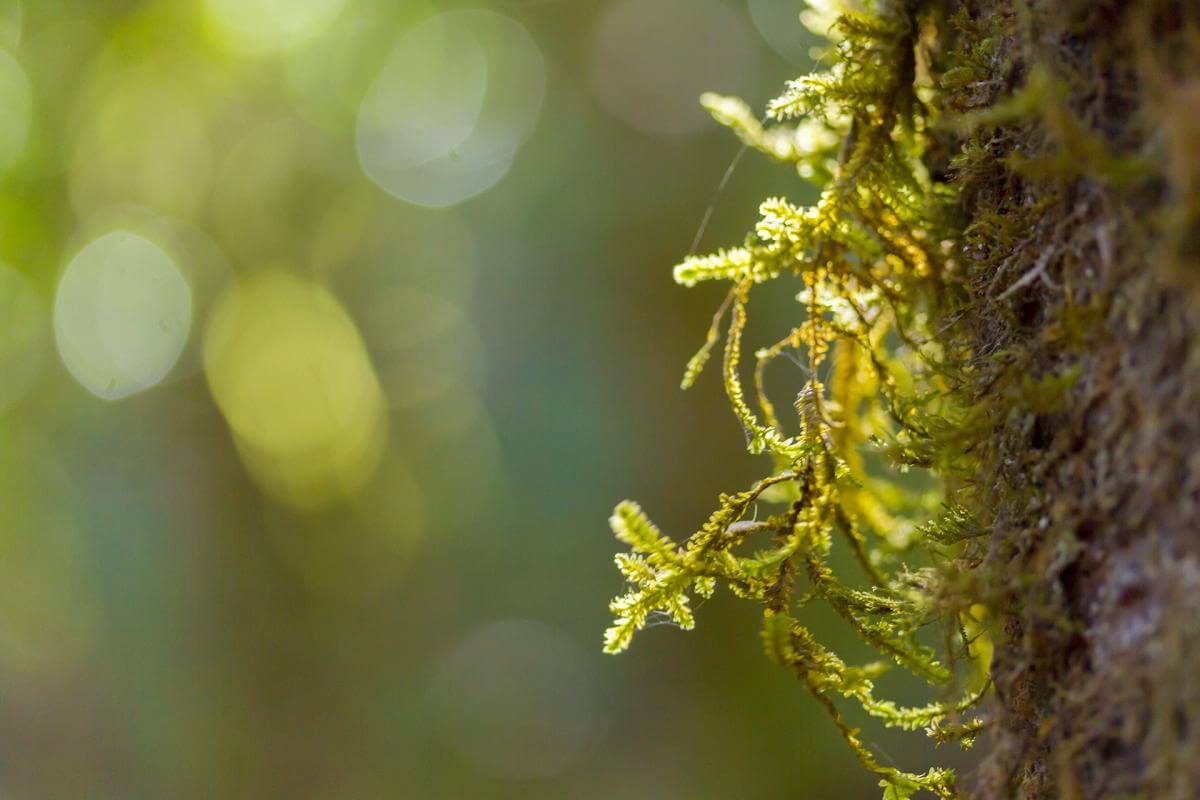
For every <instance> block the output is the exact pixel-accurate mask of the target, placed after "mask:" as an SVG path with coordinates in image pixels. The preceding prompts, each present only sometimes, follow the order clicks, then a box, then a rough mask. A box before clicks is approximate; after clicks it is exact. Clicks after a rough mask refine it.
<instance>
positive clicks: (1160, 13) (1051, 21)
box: [946, 0, 1200, 800]
mask: <svg viewBox="0 0 1200 800" xmlns="http://www.w3.org/2000/svg"><path fill="white" fill-rule="evenodd" d="M958 10H959V12H960V14H965V15H966V16H965V17H962V16H960V24H959V26H958V35H959V36H960V37H961V40H960V41H959V42H957V43H956V45H955V46H957V47H958V48H959V50H960V51H962V52H966V51H972V50H973V51H974V52H975V53H976V55H977V57H976V64H977V65H976V67H975V68H976V70H977V74H974V75H970V76H968V77H969V80H965V81H960V82H959V84H958V85H957V86H956V88H954V89H953V90H950V91H949V92H948V93H947V100H946V102H947V105H948V106H949V110H951V111H953V112H957V113H964V112H966V113H976V114H978V115H980V116H981V118H983V115H990V116H987V117H986V124H983V125H981V126H980V127H979V128H977V129H975V130H973V131H972V132H970V133H965V134H964V133H960V134H958V136H959V137H960V138H959V140H958V141H956V142H953V143H951V147H952V149H953V150H955V151H958V152H962V153H965V155H964V156H962V157H960V158H959V159H958V160H956V162H955V163H953V164H952V165H951V166H950V167H949V168H948V169H949V171H950V173H951V174H952V175H954V177H955V180H956V182H957V184H958V186H959V189H960V191H961V197H962V206H963V211H964V213H965V215H966V223H967V225H966V235H965V239H964V257H963V264H962V269H963V274H964V275H965V280H966V283H967V287H968V290H969V291H968V294H969V296H970V298H971V300H970V302H969V303H967V304H966V305H965V307H964V308H963V309H961V310H960V311H959V312H957V315H956V317H955V319H953V320H951V321H950V322H951V323H953V325H954V326H956V327H955V330H957V332H958V335H959V336H961V337H962V339H963V341H964V342H965V343H966V349H967V350H968V351H969V352H971V353H972V359H973V360H974V364H973V371H972V378H971V382H972V396H973V398H974V400H975V401H976V402H978V403H981V404H993V405H995V407H996V408H997V418H996V419H995V423H994V424H995V427H994V430H993V431H992V432H991V434H992V435H991V436H990V437H989V440H988V441H987V443H986V444H984V445H981V453H980V456H981V457H980V464H981V465H982V466H981V467H980V470H979V474H978V475H977V476H976V481H977V486H978V488H979V490H980V491H979V492H978V495H979V497H980V498H982V502H983V504H984V505H986V506H987V508H986V509H985V510H984V511H985V519H986V522H987V525H988V528H989V533H988V535H987V539H986V545H984V546H983V547H982V548H981V549H980V550H979V552H978V555H979V563H978V565H977V567H976V569H975V570H973V572H974V573H975V574H974V575H973V576H971V577H969V578H967V579H966V580H969V581H974V582H975V583H974V584H973V586H972V591H974V592H976V593H977V594H978V595H979V596H980V597H982V598H986V600H987V602H988V604H989V605H990V607H991V608H993V609H995V610H997V612H998V615H999V619H1000V622H999V626H998V627H999V632H998V634H997V636H996V649H995V656H994V660H993V665H992V671H993V676H994V681H995V690H996V691H995V699H994V701H993V703H992V709H991V712H990V713H991V723H992V724H991V726H990V728H991V732H990V734H989V736H988V738H987V739H986V740H984V741H983V742H982V746H983V747H984V748H986V750H985V756H984V760H983V764H982V766H981V767H980V768H979V770H978V771H977V772H976V774H975V775H974V777H973V780H971V781H968V782H967V786H966V787H965V788H966V789H967V792H968V794H969V795H970V796H973V797H980V798H1002V797H1003V798H1007V797H1020V798H1038V799H1040V798H1081V799H1086V800H1091V799H1092V798H1181V799H1182V798H1196V797H1200V680H1198V674H1197V673H1198V672H1200V339H1198V335H1200V0H1125V2H1121V1H1120V0H964V2H962V3H960V4H959V8H958ZM963 19H969V23H967V24H962V20H963ZM1013 98H1016V99H1013ZM1018 106H1020V107H1018ZM1053 375H1057V376H1063V375H1067V376H1072V377H1073V380H1072V381H1071V382H1070V385H1069V388H1066V389H1064V390H1063V392H1062V394H1063V396H1061V397H1048V398H1045V400H1044V402H1043V403H1042V405H1041V407H1040V408H1039V407H1037V406H1038V403H1037V402H1036V399H1035V402H1034V403H1033V410H1030V407H1029V405H1028V404H1026V405H1025V407H1023V408H1021V409H1020V410H1016V409H1017V406H1014V405H1012V404H1008V405H1006V404H1004V403H1002V402H1000V398H1001V396H1002V395H1003V394H1004V393H1005V392H1006V391H1008V389H1009V387H1012V386H1019V385H1022V382H1024V384H1025V385H1026V386H1029V385H1036V383H1035V384H1031V383H1030V382H1036V381H1038V380H1039V379H1042V378H1044V377H1045V376H1053ZM1026 394H1027V396H1028V392H1027V393H1026ZM1035 394H1036V393H1035Z"/></svg>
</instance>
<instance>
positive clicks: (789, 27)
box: [749, 0, 828, 67]
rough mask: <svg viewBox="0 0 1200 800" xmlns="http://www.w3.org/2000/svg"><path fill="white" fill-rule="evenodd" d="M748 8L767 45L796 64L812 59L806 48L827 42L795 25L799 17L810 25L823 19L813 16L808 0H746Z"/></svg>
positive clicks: (818, 23) (807, 62)
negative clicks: (747, 0)
mask: <svg viewBox="0 0 1200 800" xmlns="http://www.w3.org/2000/svg"><path fill="white" fill-rule="evenodd" d="M749 7H750V17H751V19H753V20H754V27H755V28H757V29H758V32H759V33H760V34H761V35H762V37H763V39H765V40H766V41H767V44H769V45H771V47H772V48H773V49H774V50H775V52H777V53H779V55H781V56H783V57H784V58H786V59H787V60H788V61H790V62H792V63H793V64H796V65H797V66H801V67H808V66H810V65H811V64H812V61H813V59H812V56H811V54H810V51H811V50H812V49H813V47H815V46H817V45H819V44H824V43H827V41H828V40H827V39H825V38H823V37H822V36H820V35H818V34H817V33H814V32H813V31H811V30H806V29H805V28H804V27H802V26H801V25H798V24H797V23H798V22H799V21H800V18H801V17H802V16H804V17H805V19H808V20H810V21H811V22H812V23H813V24H814V25H820V24H821V22H822V20H823V18H820V17H814V16H813V9H812V4H811V3H809V2H808V0H749Z"/></svg>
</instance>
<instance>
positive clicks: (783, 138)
mask: <svg viewBox="0 0 1200 800" xmlns="http://www.w3.org/2000/svg"><path fill="white" fill-rule="evenodd" d="M1193 8H1194V7H1193V6H1191V5H1189V4H1187V3H1183V2H1169V1H1168V0H1141V1H1140V2H1124V3H1115V2H1113V3H1108V2H1097V3H1049V2H1045V3H1041V2H1034V1H1033V0H1027V2H1008V0H972V1H971V2H966V1H964V2H950V1H949V0H945V1H939V2H934V1H933V0H930V1H929V2H900V1H899V0H896V1H895V2H884V1H883V0H880V2H875V3H871V4H869V5H868V8H867V10H866V11H864V12H862V13H847V14H846V15H844V16H843V17H842V19H841V21H840V22H839V23H838V27H837V35H838V43H837V44H836V46H835V47H834V49H833V53H832V58H831V61H832V64H833V66H832V68H831V69H830V70H829V71H827V72H825V73H821V74H818V75H815V76H809V77H807V78H802V79H799V80H797V81H794V82H792V83H790V84H789V85H788V87H787V88H786V90H785V92H784V94H783V95H782V96H781V97H780V98H779V99H777V100H776V101H774V102H773V103H771V104H770V106H769V110H768V119H770V120H772V121H773V123H774V124H772V125H770V126H765V125H764V124H763V123H762V122H761V121H759V120H757V119H755V118H754V117H753V115H752V113H751V112H750V111H749V109H748V108H747V107H746V106H745V105H744V104H742V103H740V101H735V100H732V99H728V98H718V97H711V96H710V97H707V98H706V99H705V104H706V106H707V107H708V108H709V109H710V111H712V113H713V114H714V116H715V117H716V119H717V120H718V121H719V122H721V123H723V124H725V125H727V126H729V127H730V128H731V129H733V131H734V132H735V133H736V134H737V135H738V136H739V137H740V138H741V139H742V141H743V142H745V143H746V144H747V145H749V146H751V147H753V148H755V149H758V150H760V151H762V152H763V153H765V154H766V155H768V156H770V157H772V158H775V159H777V160H779V161H781V162H784V163H786V164H790V165H792V166H794V167H795V168H796V169H797V171H798V173H799V175H800V176H801V177H803V178H805V179H808V180H812V181H814V182H817V183H818V184H820V185H821V187H822V191H821V195H820V199H819V201H818V202H817V203H816V204H815V205H814V206H812V207H809V208H801V207H797V206H794V205H792V204H790V203H788V202H787V201H786V200H783V199H772V200H768V201H767V202H765V203H763V205H762V207H761V208H760V221H759V223H758V225H757V226H756V229H755V230H754V231H753V232H752V233H751V234H750V235H749V236H748V237H747V239H746V240H745V241H744V242H743V243H742V244H741V245H739V246H737V247H732V248H728V249H725V250H722V251H719V252H717V253H715V254H713V255H710V256H701V257H689V258H687V259H686V260H685V261H684V262H683V263H682V264H681V265H680V266H679V267H677V268H676V279H677V280H678V281H679V282H680V283H682V284H684V285H687V286H690V285H693V284H695V283H697V282H700V281H706V280H722V281H727V282H729V283H730V284H731V287H730V290H729V294H728V296H727V299H726V302H725V303H724V304H723V305H722V307H721V309H719V310H718V312H717V314H716V316H715V318H714V322H713V326H712V328H711V329H710V331H709V333H708V336H707V337H706V340H705V344H704V346H703V348H702V349H701V351H700V352H699V353H698V354H697V356H696V357H695V358H694V359H693V360H692V362H690V363H689V365H688V368H687V371H686V374H685V379H684V384H685V387H686V386H690V385H692V383H694V381H695V380H696V378H697V376H698V375H699V374H700V372H701V370H702V369H703V368H704V366H705V364H706V362H707V361H708V359H709V355H710V353H711V352H712V351H713V350H715V348H716V346H717V344H718V343H719V341H720V338H721V336H722V325H723V324H724V320H725V319H726V317H727V318H728V323H727V327H726V328H725V331H724V338H725V342H724V350H723V357H722V378H723V383H724V387H725V391H726V393H727V395H728V397H729V400H730V403H731V406H732V408H733V410H734V412H735V415H736V417H737V419H738V420H739V422H740V424H741V425H742V426H743V428H744V429H745V431H746V436H747V442H748V445H749V450H750V452H751V453H756V454H765V455H767V456H768V457H769V458H770V459H771V460H772V462H773V465H774V467H773V474H772V476H771V477H769V478H766V479H764V480H763V481H761V482H759V483H758V484H756V485H755V486H753V487H751V488H750V489H748V490H746V491H742V492H739V493H736V494H733V495H729V496H722V497H721V498H720V502H719V507H718V509H717V510H716V511H715V512H714V513H713V515H712V516H711V517H710V519H709V521H708V522H707V523H706V524H705V525H704V526H703V527H702V528H701V530H700V531H698V532H696V533H695V534H694V535H693V536H691V537H690V538H689V539H688V540H687V541H686V542H684V543H680V544H677V543H676V542H675V541H674V540H672V539H670V538H668V537H666V536H663V535H662V534H661V532H659V531H658V529H657V528H655V527H654V526H653V525H652V524H651V523H650V522H649V520H648V519H647V518H646V517H645V515H644V514H642V512H641V510H640V509H639V508H638V507H637V506H635V505H633V504H629V503H626V504H622V505H621V506H619V507H618V509H617V512H616V513H615V514H614V517H613V530H614V532H616V534H617V536H618V538H620V539H621V540H622V541H624V542H626V543H627V544H629V545H630V546H631V548H632V553H630V554H623V555H621V556H618V559H617V563H618V566H619V568H620V569H621V571H622V573H623V574H624V575H625V576H626V578H627V579H628V580H629V581H630V584H631V588H630V590H629V591H628V592H627V593H626V594H624V595H622V596H621V597H619V598H618V599H617V600H615V601H614V603H613V606H612V609H613V612H614V614H615V615H616V617H617V619H616V622H615V624H614V626H613V628H611V629H610V631H609V633H608V636H607V638H606V647H607V649H608V650H609V651H610V652H617V651H619V650H622V649H624V648H625V647H627V646H628V645H629V643H630V641H631V639H632V637H633V635H634V633H635V632H636V630H637V629H639V628H641V627H642V626H643V625H644V624H645V623H646V621H647V620H648V619H649V618H650V617H651V616H653V615H656V614H666V615H668V616H669V617H671V618H672V619H673V620H674V621H675V622H676V623H678V624H679V625H680V626H681V627H684V628H690V627H691V626H692V625H693V624H694V620H693V618H692V613H691V611H690V607H689V604H688V603H689V600H688V598H689V594H690V593H698V594H701V595H703V596H707V595H709V594H711V593H712V592H713V591H714V590H715V588H716V587H717V585H724V586H726V587H728V588H729V589H731V590H732V591H733V592H734V593H735V594H737V595H738V596H740V597H743V598H746V599H748V600H750V601H753V602H757V603H758V604H759V605H760V606H761V608H762V613H763V640H764V643H765V646H766V650H767V652H768V655H770V656H771V657H772V658H773V659H774V660H776V661H777V662H778V663H780V664H781V665H783V666H785V667H787V668H788V669H790V670H791V671H793V672H794V673H795V674H796V675H797V677H798V678H799V679H800V681H801V683H802V685H804V686H805V688H806V689H807V690H808V691H809V692H810V693H811V694H812V695H813V697H814V698H815V699H816V701H817V702H818V703H819V704H820V705H821V706H822V707H823V708H824V709H825V710H826V711H827V712H828V713H829V715H830V717H831V718H832V720H833V723H834V725H835V728H836V729H837V730H838V731H839V732H840V733H841V735H842V737H843V738H844V739H845V741H846V742H847V744H848V745H849V746H850V747H851V748H852V749H853V751H854V752H855V753H856V755H857V756H858V758H859V760H860V761H861V763H862V764H863V766H864V767H865V768H866V769H868V770H870V771H872V772H873V773H875V774H876V775H877V776H878V777H879V779H880V783H881V786H882V787H883V788H884V791H885V797H908V796H911V795H913V794H914V793H916V792H919V791H926V792H929V793H932V794H934V795H936V796H940V797H954V796H957V795H958V793H959V792H960V791H961V789H960V787H959V786H958V785H957V784H956V781H955V777H954V775H953V774H952V773H951V772H950V771H948V770H945V769H940V768H933V769H930V770H927V771H924V772H917V771H911V772H910V771H902V770H900V769H897V768H893V767H887V766H882V765H880V764H879V763H878V761H877V760H876V758H875V756H874V754H873V753H872V752H871V751H870V749H869V748H868V747H866V746H865V745H864V744H863V742H862V741H861V740H860V738H859V737H858V734H857V731H855V730H854V729H852V728H851V727H849V726H848V724H847V723H846V722H845V720H844V718H843V716H842V714H841V711H840V709H839V707H838V705H836V704H835V698H845V699H849V700H852V701H856V702H857V703H859V704H860V705H861V706H862V707H863V708H864V709H865V710H866V711H867V712H868V713H869V714H871V715H872V716H874V717H876V718H878V719H880V720H881V721H882V723H883V724H886V725H890V726H894V727H899V728H904V729H909V730H914V729H922V728H923V729H925V730H926V733H927V734H928V735H929V736H931V737H932V738H934V739H935V740H936V741H938V742H940V743H941V742H947V741H952V740H957V741H960V742H962V743H963V744H964V745H966V744H969V743H971V742H972V741H974V740H975V739H976V738H977V737H978V736H979V735H980V734H981V733H985V732H986V733H987V734H988V740H989V747H990V748H991V757H990V758H988V759H987V761H986V764H985V766H984V768H983V769H982V770H981V772H980V774H979V776H977V778H976V780H974V781H973V782H972V785H973V786H974V791H975V792H976V793H978V794H979V795H980V796H985V797H1006V796H1022V797H1047V798H1049V797H1088V798H1091V797H1119V796H1139V795H1140V796H1147V797H1150V796H1153V797H1159V796H1162V797H1176V796H1178V797H1185V796H1188V797H1190V796H1194V794H1195V793H1196V791H1197V789H1198V788H1200V776H1198V771H1200V767H1197V766H1195V764H1194V762H1195V761H1196V759H1195V758H1194V755H1195V753H1196V752H1198V751H1200V748H1198V745H1200V725H1197V724H1195V720H1196V714H1197V712H1198V711H1200V696H1198V695H1200V690H1198V689H1196V687H1195V686H1194V684H1193V682H1192V681H1190V680H1189V679H1188V675H1189V669H1188V668H1189V665H1190V664H1194V663H1195V659H1196V658H1197V657H1198V656H1200V634H1198V633H1195V632H1192V629H1194V626H1192V625H1188V624H1186V620H1187V619H1188V616H1187V615H1189V614H1193V613H1195V612H1196V611H1200V553H1198V552H1197V548H1198V544H1197V542H1196V541H1195V537H1194V531H1195V530H1196V529H1197V523H1198V522H1200V520H1198V519H1197V518H1196V516H1197V508H1200V503H1198V502H1197V500H1200V484H1198V483H1197V481H1196V478H1195V475H1196V474H1200V470H1197V469H1196V467H1198V466H1200V463H1198V462H1197V461H1196V457H1195V456H1194V455H1193V452H1195V451H1197V448H1196V447H1195V445H1196V443H1197V442H1198V441H1200V420H1198V419H1197V418H1196V415H1195V409H1196V408H1198V407H1200V405H1198V404H1197V402H1196V401H1197V400H1200V397H1198V396H1197V395H1198V394H1200V390H1198V388H1197V387H1200V372H1198V370H1200V355H1198V354H1197V348H1196V347H1195V346H1194V343H1195V341H1196V332H1197V320H1196V318H1195V316H1196V313H1195V312H1194V311H1193V310H1192V308H1191V306H1192V302H1191V300H1192V297H1191V291H1192V290H1191V285H1192V284H1193V283H1194V277H1193V273H1194V272H1195V264H1194V262H1195V257H1196V251H1197V248H1198V245H1197V244H1196V235H1195V227H1194V223H1195V222H1196V220H1197V213H1198V212H1197V211H1196V209H1197V208H1200V201H1198V200H1197V195H1198V194H1200V178H1198V177H1197V175H1198V174H1200V173H1198V172H1197V162H1196V156H1195V153H1196V152H1197V151H1196V150H1195V149H1194V148H1193V147H1192V146H1191V145H1193V144H1195V143H1196V142H1197V141H1200V140H1198V139H1197V133H1196V131H1197V130H1200V123H1198V122H1197V121H1196V120H1198V119H1200V116H1195V115H1194V116H1192V117H1190V118H1189V119H1190V122H1189V121H1182V122H1181V121H1180V120H1179V119H1178V118H1177V117H1176V116H1173V112H1175V111H1177V109H1178V108H1179V107H1180V104H1182V107H1183V108H1190V107H1191V106H1189V105H1188V104H1189V103H1193V104H1194V102H1195V97H1197V96H1200V94H1197V92H1196V89H1195V86H1196V85H1198V84H1196V80H1197V79H1196V75H1197V74H1200V70H1198V69H1197V66H1198V64H1200V61H1198V59H1200V44H1198V43H1200V11H1193ZM1181 98H1182V99H1181ZM1189 226H1190V227H1189ZM787 276H798V277H799V278H800V279H801V280H802V281H803V284H804V287H805V288H804V291H803V292H801V293H800V295H799V296H798V298H797V300H798V301H799V308H798V311H797V317H798V322H797V324H796V326H795V327H794V328H793V329H792V330H790V331H787V332H786V333H785V335H783V336H782V338H780V339H779V340H778V341H777V342H775V343H774V344H768V345H766V346H764V347H762V348H761V349H759V350H757V351H756V353H755V370H754V381H753V385H752V388H750V389H748V388H747V387H746V385H745V384H744V378H743V371H744V365H743V363H742V362H743V342H742V339H743V335H744V330H745V325H746V317H747V314H748V313H749V308H750V305H751V303H750V297H751V294H752V293H756V292H761V291H767V290H770V289H771V288H772V287H774V286H776V285H779V284H780V283H781V281H780V279H781V278H785V277H787ZM793 351H794V353H795V354H796V356H797V358H798V359H799V360H800V361H801V362H802V363H804V364H805V365H806V375H807V380H806V385H805V386H804V387H803V389H802V391H801V392H800V393H799V395H798V397H797V399H796V402H795V403H794V406H795V409H796V416H795V418H794V420H795V421H794V422H792V423H791V424H788V423H786V422H785V421H784V419H783V418H781V415H780V414H779V412H778V409H777V408H776V406H775V404H774V403H773V402H772V400H771V398H769V397H768V396H767V394H766V381H765V379H764V373H765V371H766V370H767V369H768V368H769V366H770V364H771V362H772V361H773V360H774V359H776V358H778V357H779V356H781V355H783V354H785V353H790V352H793ZM879 463H890V464H891V467H892V468H891V471H890V474H883V473H881V472H880V471H879V469H877V468H876V467H875V466H873V465H877V464H879ZM910 469H917V470H923V471H925V472H927V473H928V474H930V475H931V476H933V477H935V478H936V479H937V480H938V481H939V482H940V485H941V487H942V488H941V498H940V507H941V510H940V511H939V509H938V505H939V504H937V503H935V504H932V505H931V504H930V503H929V502H928V501H927V498H925V497H921V496H913V493H912V491H911V490H910V489H909V486H910V484H909V483H907V482H906V478H905V477H904V472H905V471H907V470H910ZM760 506H764V507H769V508H772V509H773V513H770V514H769V515H766V517H765V519H763V520H762V521H755V522H751V521H747V520H746V517H747V516H753V518H754V519H755V520H757V519H758V518H759V507H760ZM760 532H761V533H766V534H769V535H770V536H771V537H772V541H771V544H770V546H769V547H767V548H766V549H764V550H760V551H759V552H754V553H746V552H744V551H745V549H746V548H745V544H746V541H747V539H749V538H750V536H751V535H752V534H756V533H760ZM834 548H846V549H847V550H848V551H849V553H850V554H851V555H853V557H854V560H855V561H856V562H857V563H858V566H859V574H858V575H856V576H848V575H841V574H837V573H835V571H834V570H833V568H832V567H831V561H830V555H831V553H832V551H833V549H834ZM911 565H918V566H916V567H913V566H911ZM922 565H923V566H922ZM818 603H820V604H825V605H827V606H828V607H830V608H832V609H833V610H834V611H835V612H836V613H837V614H838V615H839V616H840V617H841V619H842V620H843V621H844V623H845V624H846V625H847V626H849V627H850V628H851V629H853V630H854V631H855V632H856V633H857V634H858V635H859V637H860V638H862V639H863V640H864V641H865V642H867V643H868V644H870V645H871V646H872V647H873V648H874V649H875V650H876V651H877V652H878V653H879V655H880V657H881V661H880V662H877V663H872V664H866V665H861V666H850V665H848V664H846V663H845V662H844V661H843V660H842V658H841V657H839V656H838V655H837V654H836V653H834V652H832V651H831V650H829V649H828V648H827V647H826V646H824V645H823V644H821V643H820V642H819V641H817V640H816V638H815V637H814V636H813V635H812V633H811V632H810V631H809V630H808V629H807V628H806V627H805V626H804V623H803V618H804V610H805V608H806V607H808V606H811V605H813V604H818ZM938 630H940V631H941V634H940V635H934V636H929V635H927V634H924V633H923V632H928V631H938ZM985 652H994V655H993V656H992V657H991V658H990V659H989V658H986V657H981V656H982V654H983V653H985ZM889 664H890V665H897V666H899V667H901V668H903V669H906V670H908V671H910V672H911V673H913V674H914V675H917V676H919V677H921V678H923V679H925V680H926V681H927V682H928V683H929V684H930V685H931V687H932V692H933V698H932V701H931V703H930V704H929V705H927V706H923V707H920V708H901V707H899V706H897V705H896V704H894V703H892V702H890V701H888V700H885V699H879V698H876V696H875V694H874V684H873V680H874V678H875V677H877V676H878V674H880V672H881V671H882V670H883V669H885V668H886V667H887V666H888V665H889ZM993 686H994V688H995V692H994V697H993V698H992V699H991V700H989V701H987V702H986V703H985V702H984V700H985V695H987V694H988V692H989V688H990V687H993Z"/></svg>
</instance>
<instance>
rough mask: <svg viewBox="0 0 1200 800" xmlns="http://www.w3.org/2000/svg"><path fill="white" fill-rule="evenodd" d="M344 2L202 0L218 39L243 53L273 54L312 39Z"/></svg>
mask: <svg viewBox="0 0 1200 800" xmlns="http://www.w3.org/2000/svg"><path fill="white" fill-rule="evenodd" d="M345 4H346V0H206V2H205V10H206V11H207V12H208V19H209V21H210V23H211V24H212V26H213V28H214V31H215V32H216V34H217V35H218V37H219V38H220V40H221V41H222V42H223V43H225V44H228V45H229V46H230V47H231V48H233V49H235V50H238V51H242V52H247V53H256V54H264V53H276V52H279V51H281V50H287V49H289V48H291V47H295V46H296V45H298V44H301V43H303V42H306V41H308V40H309V39H312V38H313V37H314V36H316V35H318V34H319V33H321V32H322V31H323V30H324V29H325V28H327V27H328V26H329V25H330V23H332V22H333V21H334V19H336V18H337V16H338V14H339V13H341V11H342V8H343V6H345Z"/></svg>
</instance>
